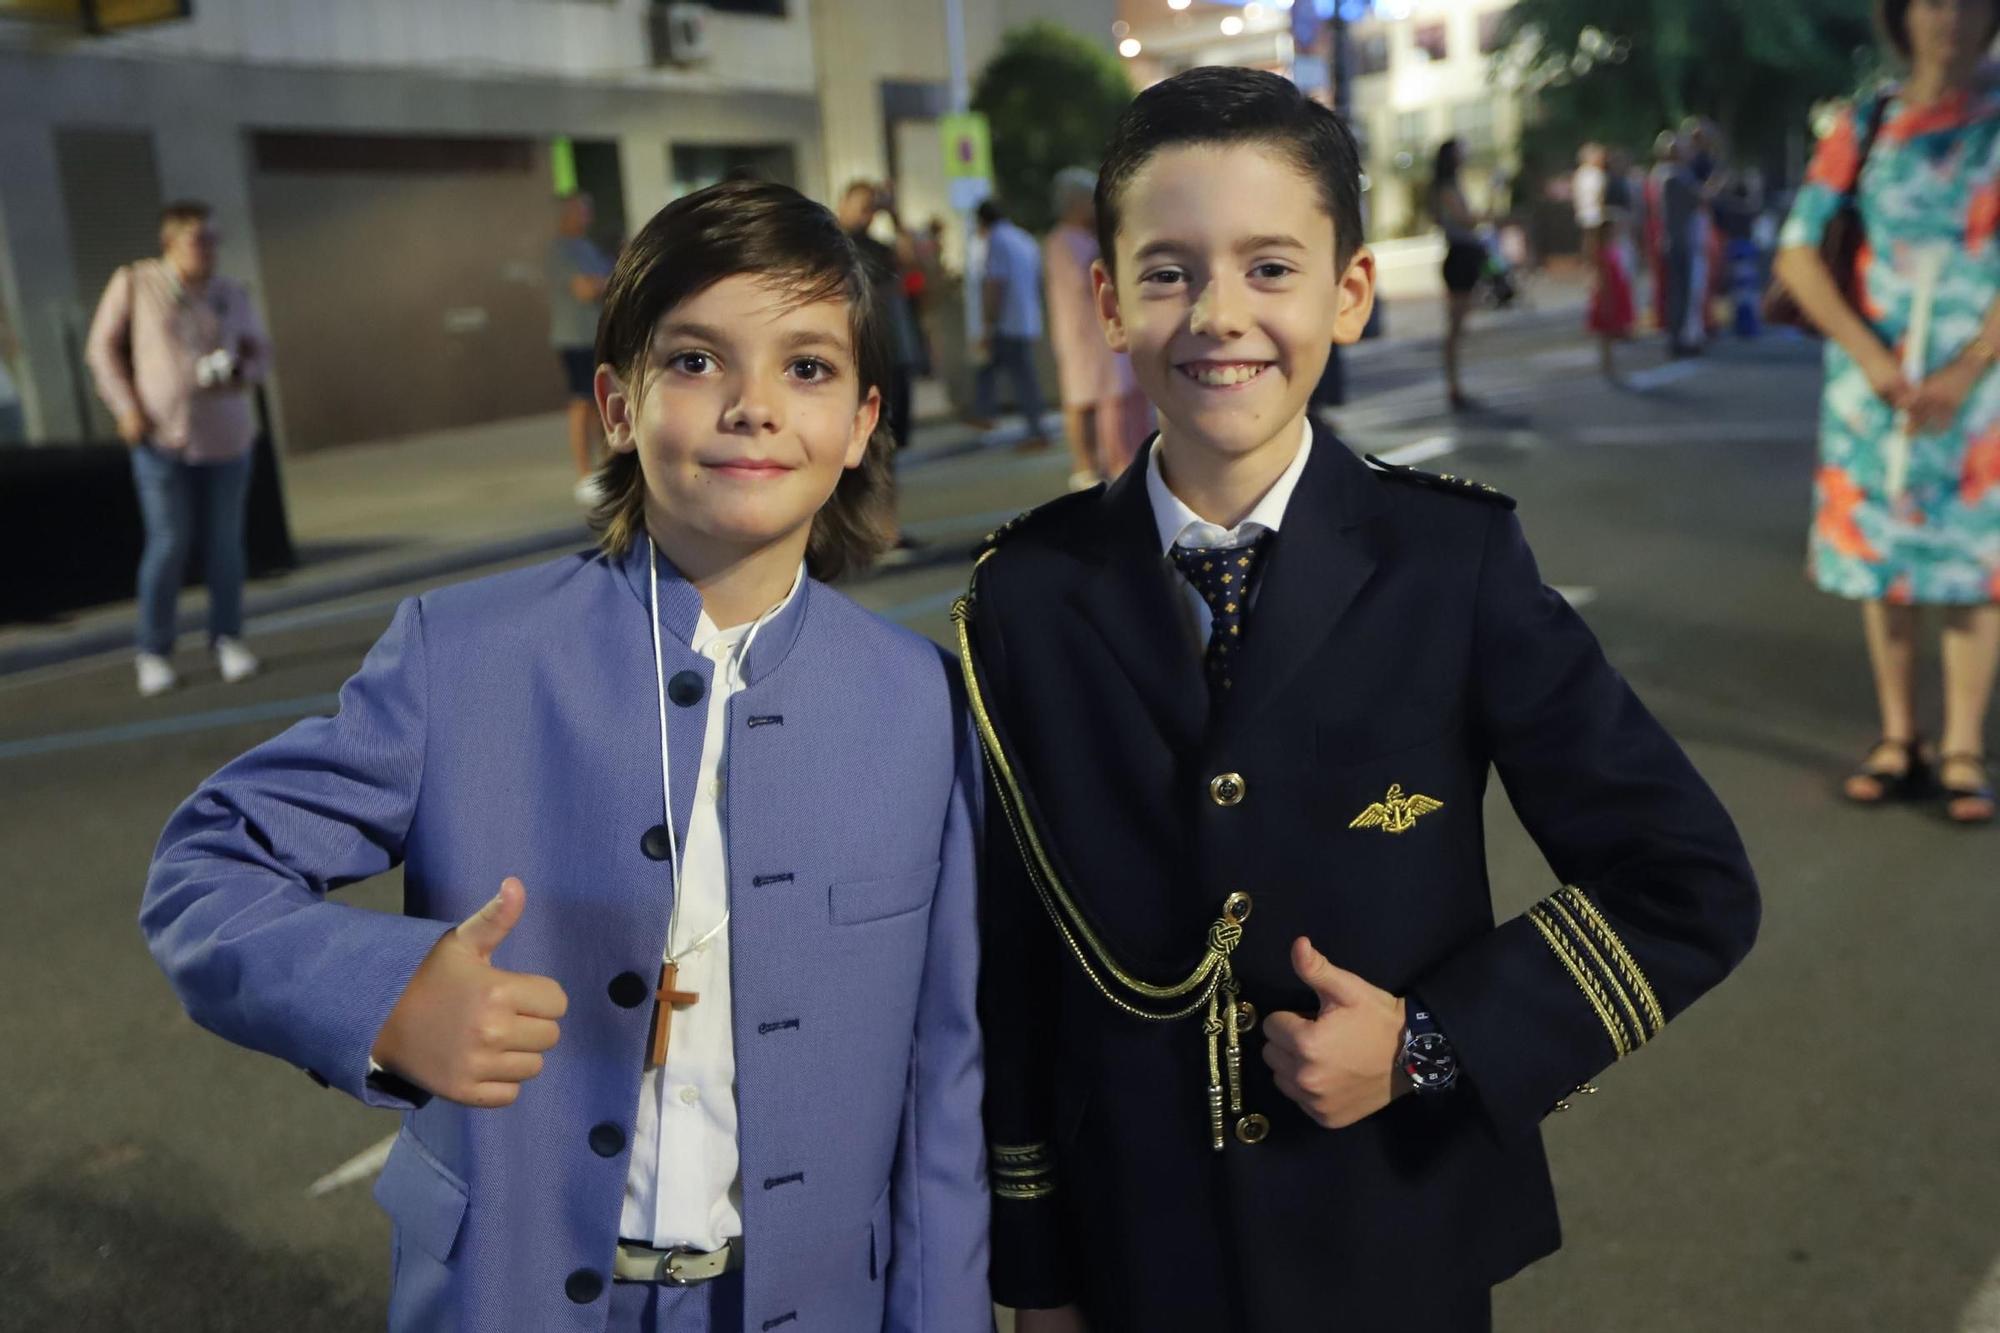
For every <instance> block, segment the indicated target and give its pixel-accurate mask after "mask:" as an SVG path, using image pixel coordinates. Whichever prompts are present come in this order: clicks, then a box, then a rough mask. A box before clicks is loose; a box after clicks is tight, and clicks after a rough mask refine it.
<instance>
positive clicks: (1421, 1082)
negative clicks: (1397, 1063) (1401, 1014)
mask: <svg viewBox="0 0 2000 1333" xmlns="http://www.w3.org/2000/svg"><path fill="white" fill-rule="evenodd" d="M1403 1073H1404V1074H1405V1075H1407V1076H1408V1078H1409V1080H1410V1088H1411V1090H1412V1091H1415V1092H1418V1093H1433V1092H1444V1091H1447V1090H1448V1089H1450V1088H1451V1086H1452V1085H1453V1084H1455V1083H1457V1082H1458V1057H1457V1056H1456V1055H1454V1054H1452V1050H1451V1038H1449V1037H1447V1036H1445V1035H1444V1033H1442V1032H1440V1031H1438V1025H1437V1022H1436V1020H1434V1019H1433V1018H1432V1017H1431V1016H1430V1013H1429V1011H1427V1010H1424V1009H1419V1008H1417V1007H1416V1006H1415V1005H1412V1006H1410V1014H1409V1021H1408V1023H1407V1024H1406V1025H1405V1027H1404V1028H1403Z"/></svg>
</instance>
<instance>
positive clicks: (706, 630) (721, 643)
mask: <svg viewBox="0 0 2000 1333" xmlns="http://www.w3.org/2000/svg"><path fill="white" fill-rule="evenodd" d="M805 584H806V567H805V565H804V564H803V563H801V564H800V565H799V568H798V572H797V573H796V574H794V575H792V587H791V590H790V591H789V592H787V593H786V594H785V595H784V596H783V597H780V598H779V599H778V600H777V601H776V602H774V603H772V605H771V609H770V610H768V611H766V612H765V613H764V614H763V615H761V616H758V617H757V618H756V619H755V620H750V621H745V622H744V623H743V624H741V625H731V626H730V627H729V628H728V629H717V628H716V625H715V622H714V621H713V620H710V619H709V618H708V612H707V611H703V612H702V613H701V615H700V616H699V617H698V618H697V619H696V620H695V622H694V633H693V635H691V636H690V637H689V639H688V647H690V648H692V649H694V650H695V651H696V652H698V653H702V654H704V655H705V656H707V657H709V658H711V659H712V660H715V661H720V660H722V658H723V657H725V656H727V655H730V654H732V653H737V652H740V651H741V650H742V649H741V645H744V644H745V643H746V642H747V641H748V640H749V639H750V638H751V637H752V636H753V635H755V634H756V632H757V631H758V630H760V629H762V628H764V626H765V625H766V624H768V623H770V622H771V621H772V620H774V619H775V618H776V617H777V615H778V613H779V612H780V611H782V610H784V609H785V608H786V607H787V606H789V605H791V601H792V598H794V597H797V596H798V595H799V589H800V588H803V587H805Z"/></svg>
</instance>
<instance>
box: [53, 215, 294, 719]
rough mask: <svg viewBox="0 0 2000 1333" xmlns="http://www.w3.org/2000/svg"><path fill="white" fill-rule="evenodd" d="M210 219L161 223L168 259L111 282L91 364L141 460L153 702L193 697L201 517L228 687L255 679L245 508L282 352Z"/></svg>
mask: <svg viewBox="0 0 2000 1333" xmlns="http://www.w3.org/2000/svg"><path fill="white" fill-rule="evenodd" d="M216 243H217V237H216V232H215V227H214V226H213V224H212V223H211V222H210V220H209V208H208V205H206V204H202V203H196V202H192V201H189V202H182V203H174V204H169V205H168V206H167V207H166V208H165V209H163V210H162V211H161V213H160V257H159V258H158V259H141V260H138V261H136V262H134V263H131V264H127V265H125V266H124V267H123V268H121V269H119V270H118V271H117V272H116V273H114V274H113V275H112V277H111V282H110V284H109V285H108V286H106V288H105V289H104V296H103V298H102V299H101V300H100V301H99V302H98V304H97V315H96V318H94V319H93V320H92V321H91V325H90V338H89V341H88V343H87V345H86V348H85V359H86V360H87V361H88V362H89V364H90V369H91V373H92V375H93V376H94V377H95V379H96V381H97V393H98V396H99V397H100V398H102V399H103V400H104V405H105V406H106V407H107V408H109V409H110V410H111V414H112V416H114V417H115V418H117V421H118V435H119V438H121V439H123V440H124V441H125V443H126V445H127V446H128V447H129V448H130V450H131V453H132V480H133V483H134V485H135V486H136V488H137V489H138V493H139V512H140V516H141V517H142V519H143V520H144V522H145V525H146V546H145V552H144V554H143V555H142V556H141V557H140V560H139V643H138V647H139V653H138V657H137V659H136V661H137V667H138V676H139V693H140V694H142V695H146V696H149V697H150V696H152V695H156V694H162V693H164V692H166V691H167V690H170V689H172V688H174V686H175V685H177V684H178V683H179V678H178V677H177V676H176V674H175V672H174V668H173V663H172V661H171V660H170V659H171V655H172V653H173V648H174V635H175V614H174V613H175V605H176V603H177V601H178V600H179V597H180V590H181V578H182V575H183V572H184V570H185V567H186V565H187V554H188V543H189V540H190V537H191V535H192V533H193V532H194V530H195V526H196V517H197V515H199V516H200V518H201V520H202V523H201V529H202V531H203V532H204V533H206V536H207V540H206V543H205V545H204V548H203V552H202V555H203V564H202V567H203V569H204V571H205V573H206V577H207V581H208V634H209V641H210V646H211V647H212V649H213V650H214V653H215V658H216V663H217V665H218V666H219V668H220V669H221V672H222V678H223V679H224V680H225V681H228V682H230V683H232V684H233V683H235V682H237V681H240V680H245V679H247V678H248V677H250V676H252V675H255V674H256V671H257V665H258V664H257V659H256V657H255V656H254V655H253V654H252V653H251V652H250V650H249V649H248V648H246V647H244V645H243V639H242V635H243V578H244V567H245V564H246V556H245V551H244V544H243V518H244V503H245V500H246V498H247V496H248V494H249V490H250V468H251V453H250V450H251V445H252V443H253V442H254V441H255V439H256V436H257V423H256V417H255V414H254V412H253V411H252V408H251V404H250V395H249V392H248V390H249V387H250V386H251V385H253V384H256V383H259V382H261V381H262V380H263V378H264V371H265V366H266V363H267V361H268V358H269V351H270V340H269V338H268V337H267V336H266V334H265V332H264V326H263V324H262V323H261V322H260V321H259V320H258V318H257V312H256V309H255V308H254V307H253V306H252V305H251V303H250V296H249V293H248V292H246V291H244V289H243V288H242V287H241V286H239V285H238V284H236V283H234V282H231V281H229V280H228V279H227V278H223V277H219V276H217V275H216V272H215V251H216Z"/></svg>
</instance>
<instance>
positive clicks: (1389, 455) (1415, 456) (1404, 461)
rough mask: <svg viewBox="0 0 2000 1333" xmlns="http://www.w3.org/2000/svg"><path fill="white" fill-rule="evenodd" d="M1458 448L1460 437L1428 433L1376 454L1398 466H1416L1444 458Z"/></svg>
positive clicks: (1386, 461)
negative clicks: (1418, 438) (1420, 437)
mask: <svg viewBox="0 0 2000 1333" xmlns="http://www.w3.org/2000/svg"><path fill="white" fill-rule="evenodd" d="M1457 449H1458V437H1457V436H1455V435H1428V436H1425V437H1424V438H1423V439H1421V440H1414V441H1412V442H1411V443H1409V444H1401V445H1397V446H1396V447H1395V448H1394V449H1385V450H1383V451H1382V452H1381V453H1379V454H1377V455H1375V456H1376V457H1377V458H1379V459H1381V460H1382V461H1383V462H1385V463H1393V464H1395V465H1396V466H1397V467H1414V466H1415V465H1416V464H1418V463H1422V462H1426V461H1428V460H1430V459H1433V458H1443V457H1444V456H1445V455H1446V454H1448V453H1453V452H1455V451H1456V450H1457Z"/></svg>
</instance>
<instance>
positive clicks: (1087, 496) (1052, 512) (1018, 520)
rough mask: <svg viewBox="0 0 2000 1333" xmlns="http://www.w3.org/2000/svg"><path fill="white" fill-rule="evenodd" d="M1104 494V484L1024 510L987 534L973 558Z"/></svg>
mask: <svg viewBox="0 0 2000 1333" xmlns="http://www.w3.org/2000/svg"><path fill="white" fill-rule="evenodd" d="M1103 493H1104V486H1103V484H1102V483H1099V484H1098V485H1096V486H1092V487H1091V488H1090V489H1089V490H1083V491H1071V492H1070V493H1068V494H1067V495H1058V496H1057V497H1056V498H1055V499H1053V500H1045V501H1043V502H1042V503H1041V504H1038V505H1036V506H1035V507H1034V508H1033V509H1024V510H1022V511H1021V512H1020V513H1018V514H1016V515H1014V517H1012V518H1010V519H1008V520H1007V521H1006V522H1005V523H1002V524H1001V525H1000V526H999V527H997V528H995V529H993V531H991V532H989V533H987V534H986V540H985V541H983V542H981V543H979V549H978V551H976V552H974V557H973V558H974V559H978V558H979V557H982V556H984V555H986V554H987V553H988V552H990V551H992V550H994V549H995V548H997V547H998V546H999V545H1000V543H1002V542H1004V541H1006V540H1007V539H1008V538H1009V537H1011V536H1014V535H1015V534H1017V533H1019V532H1021V531H1022V530H1024V529H1027V528H1032V527H1036V526H1038V525H1040V524H1042V523H1045V522H1047V521H1049V520H1051V519H1053V518H1055V517H1057V516H1059V515H1061V514H1064V513H1066V512H1068V510H1069V509H1071V508H1072V507H1074V506H1076V505H1077V504H1079V503H1081V502H1083V501H1086V500H1096V499H1098V498H1099V497H1101V496H1102V495H1103Z"/></svg>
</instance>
